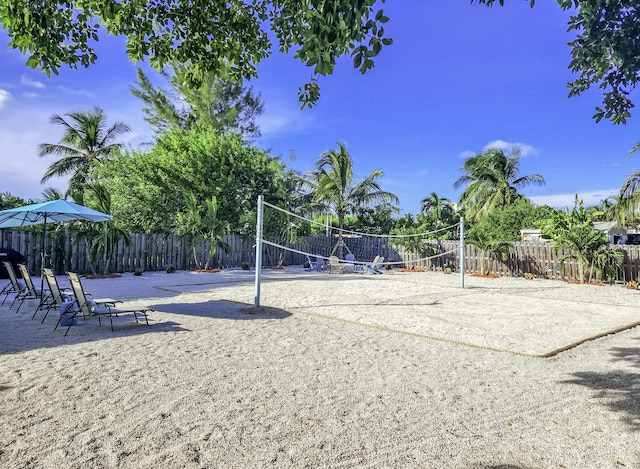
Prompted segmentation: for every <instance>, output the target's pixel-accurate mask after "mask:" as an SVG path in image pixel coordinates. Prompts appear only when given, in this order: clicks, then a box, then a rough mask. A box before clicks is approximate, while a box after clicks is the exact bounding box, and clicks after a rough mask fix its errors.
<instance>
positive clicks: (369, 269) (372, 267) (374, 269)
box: [364, 256, 384, 275]
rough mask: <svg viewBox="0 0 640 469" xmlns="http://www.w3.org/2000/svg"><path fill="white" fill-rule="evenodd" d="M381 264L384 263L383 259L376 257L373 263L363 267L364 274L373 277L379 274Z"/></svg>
mask: <svg viewBox="0 0 640 469" xmlns="http://www.w3.org/2000/svg"><path fill="white" fill-rule="evenodd" d="M383 262H384V257H382V256H376V257H375V258H374V259H373V262H371V263H370V264H365V265H364V273H369V274H374V275H379V274H381V273H382V272H381V271H380V267H382V263H383Z"/></svg>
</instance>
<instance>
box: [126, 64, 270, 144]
mask: <svg viewBox="0 0 640 469" xmlns="http://www.w3.org/2000/svg"><path fill="white" fill-rule="evenodd" d="M192 68H193V65H191V64H176V65H173V66H172V67H171V73H167V72H166V71H164V70H163V71H161V72H160V75H161V76H162V77H163V78H164V79H165V80H166V81H167V82H168V83H169V85H170V89H169V90H164V89H162V88H160V87H156V86H154V85H153V84H152V83H151V82H150V81H149V78H148V77H147V75H145V73H144V72H143V71H142V70H141V69H138V88H136V87H131V92H132V93H133V95H134V96H136V97H138V98H140V99H141V100H142V101H144V103H145V105H146V107H145V108H144V109H143V111H144V113H145V115H146V117H145V120H146V121H147V122H149V123H150V124H151V125H152V126H153V127H155V129H156V131H157V132H158V133H160V134H162V133H166V132H168V131H170V130H172V129H174V128H176V127H178V128H182V129H188V128H190V127H192V126H194V125H208V126H211V127H212V128H213V129H215V130H216V131H218V132H219V133H221V134H223V133H227V132H233V133H238V134H240V135H242V136H244V137H245V138H247V139H249V140H251V139H254V138H257V137H259V136H260V129H259V128H258V125H257V124H256V122H255V119H256V117H258V116H259V115H260V114H262V112H263V111H264V106H263V104H262V102H261V101H260V95H259V94H255V93H254V92H253V87H251V86H249V87H245V86H243V84H242V83H240V82H237V81H231V80H227V79H221V78H218V77H217V76H216V75H215V74H213V73H212V72H208V73H205V75H204V77H203V79H202V81H201V82H200V83H199V84H198V86H196V87H192V86H187V84H186V83H187V82H186V77H187V76H188V75H189V73H190V70H191V69H192Z"/></svg>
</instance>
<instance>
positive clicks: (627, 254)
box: [0, 230, 640, 282]
mask: <svg viewBox="0 0 640 469" xmlns="http://www.w3.org/2000/svg"><path fill="white" fill-rule="evenodd" d="M50 235H51V236H49V235H48V239H47V260H46V264H47V265H50V266H52V267H53V268H54V270H55V271H56V272H57V273H64V272H65V271H74V272H78V273H80V274H87V273H91V272H92V267H93V269H95V271H96V272H103V271H104V270H105V268H104V263H103V260H99V261H97V262H96V263H95V264H94V265H93V266H92V265H91V262H90V261H89V245H88V243H87V242H86V241H84V240H81V239H78V238H77V237H76V236H75V235H74V234H73V233H61V235H57V234H52V233H50ZM131 241H132V242H131V245H130V246H126V245H125V243H124V242H123V241H120V242H119V243H118V244H117V246H116V247H115V249H114V251H113V256H112V258H111V261H110V264H109V268H108V269H107V270H109V271H111V272H134V271H136V270H137V269H140V270H143V271H158V270H165V269H166V268H167V266H169V265H173V266H174V267H175V269H177V270H192V269H195V268H196V267H197V266H196V263H195V261H194V255H193V247H192V245H191V243H190V242H189V241H188V240H186V239H180V238H178V237H177V236H174V235H170V236H164V235H144V234H134V235H131ZM224 241H225V242H226V243H227V244H228V245H229V250H228V252H224V251H222V250H220V251H218V252H217V253H216V254H215V255H214V256H213V259H212V262H211V263H210V267H212V268H233V267H241V266H242V264H243V263H244V262H246V263H248V264H249V265H250V266H251V267H253V266H255V239H253V238H248V237H243V236H237V235H236V236H227V237H225V238H224ZM270 241H271V242H274V243H276V244H280V245H286V246H288V247H289V248H291V249H292V250H294V251H300V252H301V253H306V252H308V253H311V254H314V255H319V256H323V257H329V256H330V255H332V254H335V255H340V256H341V257H344V255H345V254H346V253H347V252H351V253H352V254H354V255H355V257H356V260H358V261H371V260H372V259H373V258H374V257H375V256H376V255H381V256H384V258H385V262H391V263H393V267H394V268H397V267H405V268H419V269H425V270H430V271H441V270H443V269H444V268H445V267H451V268H452V269H453V270H454V271H457V270H458V268H459V266H460V244H459V241H429V243H430V244H431V246H432V248H433V250H434V251H435V252H437V253H439V254H443V253H446V254H444V255H440V256H438V257H435V258H433V259H426V260H425V259H424V257H426V256H425V255H424V254H422V255H421V254H417V253H412V252H407V251H406V250H405V249H404V248H402V247H401V246H395V247H394V246H392V245H390V244H389V242H388V239H387V238H370V237H363V238H356V237H353V238H344V239H343V242H342V243H339V241H338V239H337V238H336V237H332V236H329V237H327V236H324V235H315V236H307V237H300V238H298V239H297V240H296V241H295V242H293V243H291V242H287V241H286V240H270ZM0 248H11V249H15V250H16V251H18V252H20V253H21V254H22V255H24V256H25V258H26V261H25V263H26V265H27V267H28V268H29V270H30V271H31V272H32V273H37V272H39V271H40V268H41V265H40V264H41V260H40V259H41V257H40V252H41V250H42V234H41V233H31V232H24V231H7V230H2V233H1V234H0ZM207 248H208V245H207V244H204V243H203V244H199V245H197V246H196V247H195V250H196V255H197V256H198V258H199V259H203V258H204V255H205V254H204V253H205V250H206V249H207ZM616 248H617V249H620V250H622V251H623V253H624V261H623V264H622V266H621V267H620V268H619V269H618V273H617V280H618V281H623V282H627V281H629V280H636V279H638V275H639V270H640V246H636V245H623V246H616ZM294 251H290V250H284V249H282V248H280V247H276V246H270V245H264V250H263V266H265V267H268V266H277V265H285V266H286V265H302V264H304V262H305V261H306V260H307V257H306V255H304V254H301V253H298V252H294ZM566 254H569V251H566V250H564V251H563V250H561V251H560V252H559V253H558V254H557V255H556V254H554V252H553V246H552V245H551V244H549V243H534V242H520V243H513V248H512V250H511V252H510V254H509V257H508V259H507V260H506V262H500V261H498V260H496V259H495V258H493V257H492V256H491V255H489V254H487V253H483V252H479V251H478V249H477V248H476V247H475V246H473V245H466V246H465V272H467V273H479V272H480V265H481V263H482V264H483V266H484V271H485V272H490V273H495V274H499V275H507V276H522V275H523V274H524V273H532V274H534V275H536V276H551V277H554V278H566V279H569V280H574V279H577V277H578V274H577V270H578V265H577V262H576V261H574V260H567V261H565V262H564V264H563V266H562V267H560V265H559V261H558V259H559V258H560V257H561V256H563V255H566Z"/></svg>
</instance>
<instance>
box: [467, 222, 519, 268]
mask: <svg viewBox="0 0 640 469" xmlns="http://www.w3.org/2000/svg"><path fill="white" fill-rule="evenodd" d="M465 242H467V243H469V244H472V245H474V246H475V247H476V248H478V249H479V250H480V251H482V255H480V256H478V263H479V264H480V273H482V274H485V273H486V274H488V273H489V271H488V270H487V271H485V269H484V258H485V256H484V254H485V253H488V254H489V257H493V258H495V259H497V260H498V261H500V262H505V261H506V260H507V259H508V258H509V252H510V251H511V249H512V248H513V244H512V243H511V242H509V241H505V240H503V239H499V238H494V237H493V236H491V234H490V233H489V232H487V231H484V230H482V229H478V228H475V229H470V230H469V231H468V232H467V235H466V237H465Z"/></svg>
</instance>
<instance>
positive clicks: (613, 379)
mask: <svg viewBox="0 0 640 469" xmlns="http://www.w3.org/2000/svg"><path fill="white" fill-rule="evenodd" d="M636 340H638V341H639V342H640V339H636ZM611 355H612V359H611V361H613V362H617V361H618V362H619V361H624V362H630V363H631V366H632V367H634V368H636V369H638V371H636V372H632V371H622V370H612V371H608V372H576V373H573V376H574V379H570V380H567V381H565V382H566V383H571V384H578V385H580V386H586V387H588V388H591V389H594V390H596V391H598V393H597V397H598V398H602V399H606V400H607V401H608V402H607V404H606V405H607V406H609V407H610V408H611V409H612V410H613V411H615V412H617V413H619V414H620V415H621V420H622V421H623V422H625V423H626V424H627V425H628V426H629V429H630V430H632V431H634V432H638V431H640V398H639V397H640V343H638V346H637V347H614V348H612V349H611Z"/></svg>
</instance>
